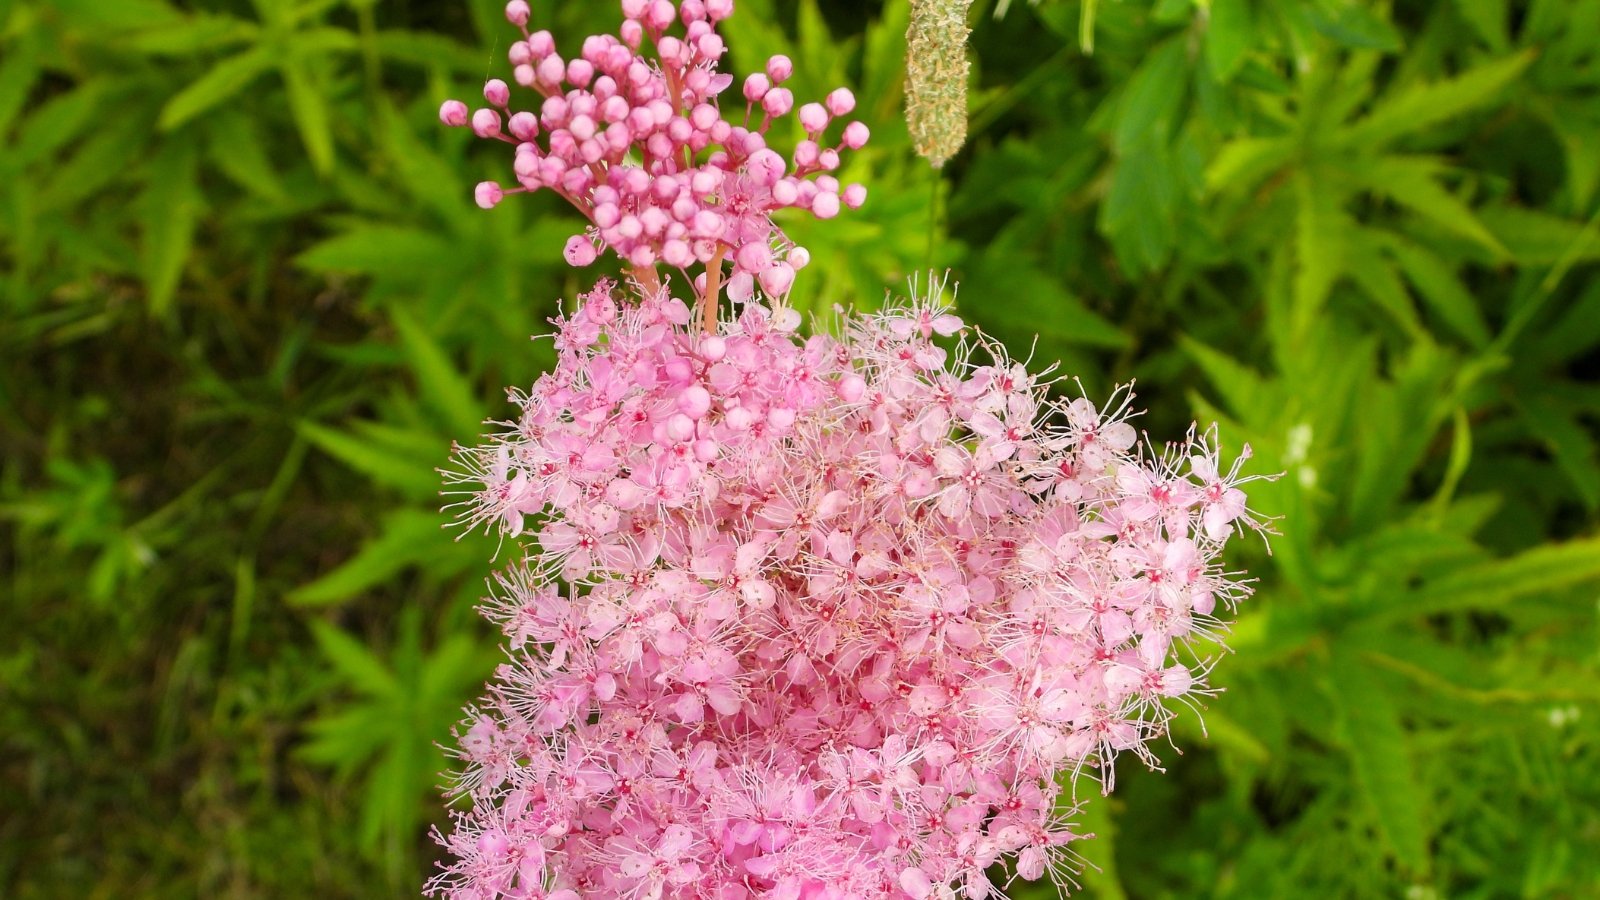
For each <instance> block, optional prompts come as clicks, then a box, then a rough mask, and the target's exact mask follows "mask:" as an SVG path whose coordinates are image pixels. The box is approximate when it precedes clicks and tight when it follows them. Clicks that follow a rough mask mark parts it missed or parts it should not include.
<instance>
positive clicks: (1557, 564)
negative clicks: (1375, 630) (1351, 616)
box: [1361, 537, 1600, 621]
mask: <svg viewBox="0 0 1600 900" xmlns="http://www.w3.org/2000/svg"><path fill="white" fill-rule="evenodd" d="M1594 581H1600V538H1593V537H1591V538H1584V539H1581V540H1575V541H1568V542H1567V543H1562V544H1545V545H1542V546H1539V547H1535V548H1533V549H1532V550H1528V551H1525V552H1523V553H1521V554H1518V555H1517V556H1513V557H1511V558H1509V559H1501V560H1496V561H1494V562H1491V563H1484V564H1482V565H1477V566H1472V567H1469V568H1465V569H1460V570H1457V571H1455V572H1452V573H1450V574H1448V575H1444V576H1442V577H1440V578H1437V579H1434V580H1433V581H1430V582H1429V583H1428V584H1426V585H1424V586H1423V587H1422V588H1421V589H1419V590H1417V591H1414V592H1412V593H1410V594H1409V595H1407V596H1405V597H1403V598H1401V599H1399V600H1398V601H1387V602H1378V601H1375V602H1373V603H1371V604H1368V608H1367V609H1365V610H1363V611H1361V614H1363V615H1365V616H1366V617H1367V618H1370V619H1375V620H1380V621H1389V620H1395V619H1401V620H1410V619H1414V618H1417V617H1420V616H1428V615H1435V614H1438V613H1447V612H1460V611H1463V610H1470V609H1485V610H1487V609H1495V608H1498V607H1502V606H1505V605H1506V604H1508V603H1510V602H1512V601H1513V600H1517V599H1519V598H1521V597H1527V596H1532V595H1540V594H1551V593H1554V592H1556V591H1560V590H1565V589H1567V588H1571V587H1574V586H1577V585H1580V584H1587V583H1589V582H1594Z"/></svg>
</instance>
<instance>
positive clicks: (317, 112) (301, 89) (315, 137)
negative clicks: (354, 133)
mask: <svg viewBox="0 0 1600 900" xmlns="http://www.w3.org/2000/svg"><path fill="white" fill-rule="evenodd" d="M279 70H280V71H281V72H282V73H283V83H284V86H285V87H287V88H288V89H289V111H290V112H291V113H293V114H294V122H295V127H296V128H298V129H299V130H300V140H301V142H302V143H304V144H305V147H306V155H307V156H308V157H310V159H311V168H312V169H313V170H314V171H315V172H316V173H317V174H318V175H327V174H328V173H329V172H332V171H333V127H332V125H331V124H330V122H329V116H328V101H327V99H326V98H325V97H324V95H323V92H322V90H321V89H320V88H319V87H318V86H317V84H316V82H315V81H314V80H313V79H312V78H311V76H310V74H309V73H307V72H306V70H305V69H304V68H303V66H302V65H301V63H300V62H299V61H296V60H290V61H282V62H280V63H279Z"/></svg>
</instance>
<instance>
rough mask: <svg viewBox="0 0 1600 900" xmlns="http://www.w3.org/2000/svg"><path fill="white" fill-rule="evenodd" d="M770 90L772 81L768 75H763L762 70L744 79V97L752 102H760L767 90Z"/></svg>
mask: <svg viewBox="0 0 1600 900" xmlns="http://www.w3.org/2000/svg"><path fill="white" fill-rule="evenodd" d="M770 90H772V83H771V82H770V81H768V80H767V76H765V75H762V74H761V73H760V72H756V73H753V74H751V75H749V76H748V77H746V78H745V80H744V99H746V100H748V101H750V102H751V103H760V102H761V98H762V97H765V96H766V95H767V91H770Z"/></svg>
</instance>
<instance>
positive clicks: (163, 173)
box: [139, 141, 204, 318]
mask: <svg viewBox="0 0 1600 900" xmlns="http://www.w3.org/2000/svg"><path fill="white" fill-rule="evenodd" d="M197 155H198V154H197V153H196V151H195V149H194V145H193V144H192V143H190V142H189V141H168V142H167V144H166V146H165V147H163V148H162V150H161V152H160V153H159V154H158V155H157V156H156V157H155V158H154V159H153V160H152V161H151V163H150V177H149V183H148V184H147V185H146V187H145V190H144V195H143V196H142V198H141V202H140V207H141V209H140V217H139V221H140V226H141V229H140V232H141V233H140V248H139V249H140V257H141V258H140V269H141V272H142V274H143V277H144V283H145V290H146V291H147V292H148V295H149V302H150V313H151V314H152V315H154V316H156V317H158V318H159V317H162V316H165V315H166V313H167V311H168V310H169V309H170V308H171V306H172V301H173V298H174V297H175V296H176V295H177V289H178V282H179V279H180V278H181V277H182V275H183V267H184V263H185V262H186V261H187V260H188V259H189V250H190V249H191V248H192V247H193V246H194V233H195V227H196V226H197V225H198V223H199V220H200V211H201V205H202V203H203V202H204V200H203V199H202V197H201V194H200V190H199V186H198V184H197V178H198V171H197V160H196V157H197Z"/></svg>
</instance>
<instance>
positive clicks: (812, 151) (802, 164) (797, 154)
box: [794, 141, 822, 169]
mask: <svg viewBox="0 0 1600 900" xmlns="http://www.w3.org/2000/svg"><path fill="white" fill-rule="evenodd" d="M821 152H822V148H820V147H818V146H817V142H816V141H801V142H800V143H798V144H795V145H794V165H795V168H797V169H809V168H811V167H812V166H814V165H816V164H817V155H818V154H820V153H821Z"/></svg>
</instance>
